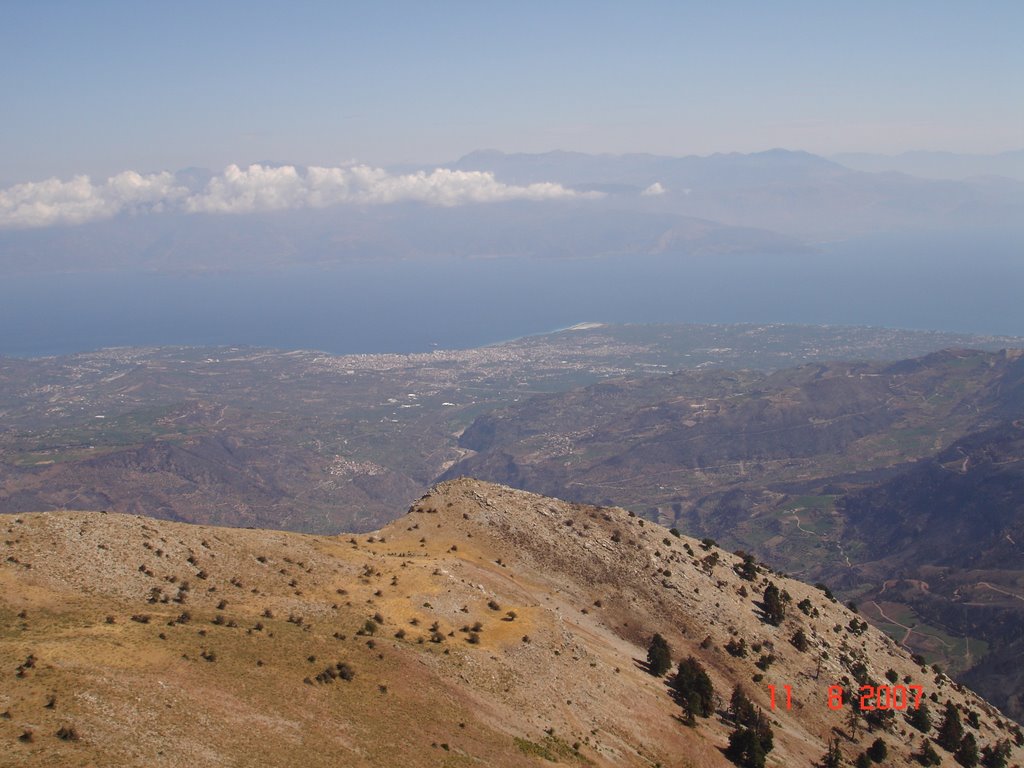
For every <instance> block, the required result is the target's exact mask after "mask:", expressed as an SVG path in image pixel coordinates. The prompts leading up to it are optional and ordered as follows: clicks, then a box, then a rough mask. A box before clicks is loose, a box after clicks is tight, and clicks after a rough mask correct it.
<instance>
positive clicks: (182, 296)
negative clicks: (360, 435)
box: [0, 235, 1024, 357]
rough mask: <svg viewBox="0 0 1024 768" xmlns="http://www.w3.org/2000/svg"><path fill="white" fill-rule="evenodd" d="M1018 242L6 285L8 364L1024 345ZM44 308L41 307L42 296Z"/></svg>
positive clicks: (863, 244)
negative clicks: (249, 353) (561, 332)
mask: <svg viewBox="0 0 1024 768" xmlns="http://www.w3.org/2000/svg"><path fill="white" fill-rule="evenodd" d="M1021 285H1024V263H1022V262H1021V260H1020V258H1019V249H1018V248H1017V247H1016V245H1015V241H1014V240H1012V239H1007V238H1005V237H1003V238H999V239H997V238H994V237H993V238H985V237H979V236H970V237H968V236H957V237H942V238H939V237H936V236H934V235H932V236H930V237H927V238H911V237H900V238H893V237H885V238H883V237H878V238H861V239H858V240H853V241H847V242H844V243H838V244H832V245H828V246H823V247H821V248H820V249H819V251H818V252H815V253H800V254H792V255H785V254H782V255H780V254H768V255H758V254H749V255H728V256H707V257H695V258H685V259H680V258H679V257H668V256H645V257H640V258H606V259H576V260H540V259H528V260H523V259H495V260H465V259H459V260H454V259H453V260H436V259H432V260H429V261H422V262H413V261H382V262H376V263H361V264H347V265H343V266H338V267H334V268H330V269H310V268H296V267H291V268H286V269H281V270H276V271H263V272H252V273H225V274H218V275H201V276H181V275H167V274H140V273H117V274H95V273H93V274H63V275H46V276H30V277H8V278H5V279H4V280H3V281H2V282H0V354H3V355H8V356H21V357H33V356H42V355H54V354H65V353H71V352H78V351H86V350H92V349H98V348H102V347H110V346H136V345H140V346H141V345H146V346H148V345H164V344H185V345H200V346H201V345H221V344H224V345H233V344H240V345H253V346H267V347H276V348H282V349H321V350H324V351H328V352H333V353H363V352H417V351H426V350H430V349H434V348H465V347H473V346H479V345H483V344H489V343H494V342H497V341H501V340H505V339H509V338H515V337H519V336H524V335H529V334H534V333H540V332H544V331H550V330H552V329H555V328H561V327H566V326H569V325H572V324H574V323H577V322H581V321H602V322H615V323H644V322H664V323H675V322H678V323H739V322H755V323H769V322H785V323H808V324H827V325H876V326H888V327H901V328H911V329H928V330H942V331H961V332H976V333H987V334H1003V335H1024V304H1022V303H1021V302H1020V286H1021ZM41 297H45V298H41Z"/></svg>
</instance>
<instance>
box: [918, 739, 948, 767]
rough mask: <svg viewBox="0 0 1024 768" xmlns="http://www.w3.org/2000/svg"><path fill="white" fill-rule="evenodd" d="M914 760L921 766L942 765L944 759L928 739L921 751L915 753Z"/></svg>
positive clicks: (922, 745)
mask: <svg viewBox="0 0 1024 768" xmlns="http://www.w3.org/2000/svg"><path fill="white" fill-rule="evenodd" d="M914 759H915V760H917V762H919V763H920V764H921V765H942V758H941V757H939V753H938V752H936V751H935V747H933V746H932V743H931V742H930V741H928V739H925V740H924V741H923V742H921V750H920V751H919V752H915V753H914Z"/></svg>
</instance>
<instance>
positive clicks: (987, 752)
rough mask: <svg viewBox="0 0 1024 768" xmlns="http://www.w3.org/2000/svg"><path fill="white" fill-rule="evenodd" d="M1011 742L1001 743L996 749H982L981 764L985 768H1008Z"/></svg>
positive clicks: (987, 747) (997, 744) (998, 743)
mask: <svg viewBox="0 0 1024 768" xmlns="http://www.w3.org/2000/svg"><path fill="white" fill-rule="evenodd" d="M1010 753H1011V749H1010V742H1008V741H1005V740H1004V741H999V742H997V743H996V745H995V746H994V747H989V746H985V747H982V748H981V764H982V765H983V766H985V768H1006V765H1007V763H1008V762H1009V760H1010Z"/></svg>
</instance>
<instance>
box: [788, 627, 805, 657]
mask: <svg viewBox="0 0 1024 768" xmlns="http://www.w3.org/2000/svg"><path fill="white" fill-rule="evenodd" d="M789 642H790V643H792V644H793V647H794V648H796V649H797V650H798V651H800V652H801V653H803V652H804V651H806V650H807V649H808V648H809V647H810V643H809V642H808V640H807V633H806V632H804V631H803V630H802V629H798V630H797V631H796V632H794V633H793V638H792V639H791V640H790V641H789Z"/></svg>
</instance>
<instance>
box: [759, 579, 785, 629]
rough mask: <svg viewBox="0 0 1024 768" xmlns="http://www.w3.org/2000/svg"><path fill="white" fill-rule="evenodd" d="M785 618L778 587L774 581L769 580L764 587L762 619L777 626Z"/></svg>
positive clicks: (783, 605)
mask: <svg viewBox="0 0 1024 768" xmlns="http://www.w3.org/2000/svg"><path fill="white" fill-rule="evenodd" d="M784 618H786V606H785V604H784V603H783V602H782V596H781V594H780V593H779V588H778V587H777V586H775V583H774V582H769V584H768V586H767V587H765V588H764V619H765V621H767V622H768V623H769V624H771V625H773V626H776V627H777V626H779V625H780V624H781V623H782V620H783V619H784Z"/></svg>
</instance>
